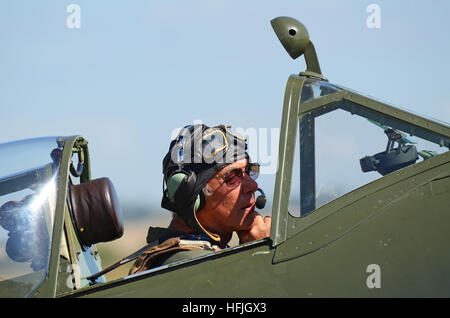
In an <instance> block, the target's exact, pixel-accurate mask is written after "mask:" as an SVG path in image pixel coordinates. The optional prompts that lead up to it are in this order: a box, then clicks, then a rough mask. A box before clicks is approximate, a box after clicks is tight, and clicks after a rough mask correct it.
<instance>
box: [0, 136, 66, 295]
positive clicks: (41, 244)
mask: <svg viewBox="0 0 450 318" xmlns="http://www.w3.org/2000/svg"><path fill="white" fill-rule="evenodd" d="M62 146H63V141H62V139H60V138H57V137H47V138H38V139H30V140H24V141H16V142H10V143H3V144H0V297H26V296H28V295H30V294H31V293H32V292H33V290H35V289H36V287H38V286H39V285H40V283H42V282H43V281H44V279H45V277H46V275H47V272H48V265H49V258H50V246H51V235H52V231H53V219H54V215H55V206H56V194H57V174H58V169H59V162H60V158H61V153H62Z"/></svg>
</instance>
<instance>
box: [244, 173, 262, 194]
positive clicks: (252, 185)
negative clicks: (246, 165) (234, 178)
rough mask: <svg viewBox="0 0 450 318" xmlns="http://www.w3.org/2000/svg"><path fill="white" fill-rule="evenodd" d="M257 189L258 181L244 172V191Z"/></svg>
mask: <svg viewBox="0 0 450 318" xmlns="http://www.w3.org/2000/svg"><path fill="white" fill-rule="evenodd" d="M256 190H258V183H257V182H256V181H255V180H253V179H252V177H250V176H249V175H248V174H244V179H243V180H242V191H243V192H244V193H247V192H255V191H256Z"/></svg>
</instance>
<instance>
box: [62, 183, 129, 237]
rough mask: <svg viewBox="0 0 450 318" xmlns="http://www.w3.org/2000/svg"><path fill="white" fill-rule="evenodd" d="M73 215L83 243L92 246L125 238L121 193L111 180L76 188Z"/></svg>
mask: <svg viewBox="0 0 450 318" xmlns="http://www.w3.org/2000/svg"><path fill="white" fill-rule="evenodd" d="M69 197H70V204H71V214H72V219H73V223H74V226H75V231H76V232H77V236H78V239H79V240H80V243H81V244H82V245H84V246H91V245H92V244H95V243H99V242H109V241H113V240H115V239H118V238H120V237H121V236H122V235H123V216H122V209H121V207H120V204H119V199H118V197H117V193H116V191H115V189H114V186H113V184H112V183H111V181H110V180H109V179H108V178H99V179H94V180H91V181H88V182H85V183H81V184H77V185H72V187H71V188H70V192H69Z"/></svg>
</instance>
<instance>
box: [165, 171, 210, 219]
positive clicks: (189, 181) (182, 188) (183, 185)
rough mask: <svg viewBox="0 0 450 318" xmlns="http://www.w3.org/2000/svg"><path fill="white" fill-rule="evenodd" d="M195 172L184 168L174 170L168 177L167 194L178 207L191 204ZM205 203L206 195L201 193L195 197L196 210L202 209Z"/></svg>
mask: <svg viewBox="0 0 450 318" xmlns="http://www.w3.org/2000/svg"><path fill="white" fill-rule="evenodd" d="M196 179H197V177H196V174H195V172H193V171H191V172H189V173H188V172H186V171H184V170H176V171H174V172H173V173H172V174H171V175H170V176H169V178H168V179H167V182H166V184H167V196H168V198H169V200H170V202H172V203H174V204H175V205H176V206H178V207H185V206H186V205H188V204H189V201H190V198H191V197H192V193H193V191H194V187H195V182H196ZM203 204H204V196H203V197H202V193H200V194H199V195H198V196H197V198H196V199H195V203H194V212H196V211H197V210H199V209H201V208H202V207H203Z"/></svg>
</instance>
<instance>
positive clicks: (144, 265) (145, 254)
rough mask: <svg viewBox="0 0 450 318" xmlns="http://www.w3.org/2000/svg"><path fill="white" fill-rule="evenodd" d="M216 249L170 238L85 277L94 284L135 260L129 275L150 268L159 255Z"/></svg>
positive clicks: (190, 241) (147, 246) (201, 243)
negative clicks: (100, 278) (105, 275)
mask: <svg viewBox="0 0 450 318" xmlns="http://www.w3.org/2000/svg"><path fill="white" fill-rule="evenodd" d="M217 249H218V247H216V246H211V243H210V242H208V241H203V240H189V239H182V237H179V236H178V237H172V238H169V239H167V240H165V241H164V242H162V243H161V244H158V245H155V243H154V242H152V243H150V244H147V245H146V246H144V247H143V248H141V249H139V250H137V251H136V252H134V253H133V254H131V255H129V256H127V257H125V258H123V259H121V260H120V261H118V262H116V263H114V264H112V265H111V266H108V267H107V268H105V269H104V270H102V271H100V272H98V273H95V274H93V275H91V276H88V277H86V279H87V280H89V281H90V282H91V283H94V282H95V280H96V279H97V278H98V277H100V276H102V275H104V274H106V273H108V272H110V271H112V270H113V269H116V268H117V267H119V266H121V265H123V264H126V263H129V262H131V261H133V260H135V259H137V260H136V262H135V264H134V265H133V267H132V268H131V269H130V271H129V275H132V274H135V273H137V272H141V271H145V270H147V269H149V268H150V267H151V263H152V261H153V260H154V259H155V258H156V257H157V256H159V255H162V254H165V253H169V252H172V251H187V250H210V251H216V250H217Z"/></svg>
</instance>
